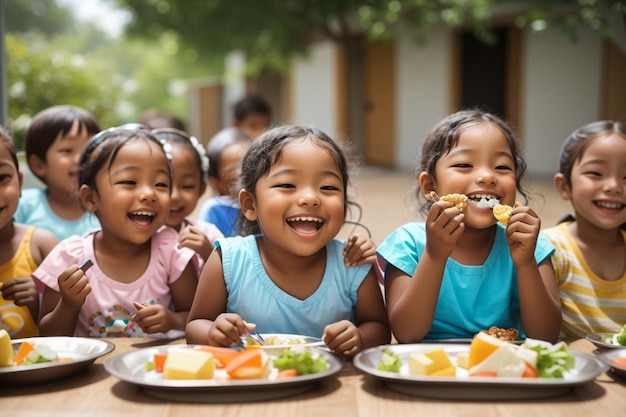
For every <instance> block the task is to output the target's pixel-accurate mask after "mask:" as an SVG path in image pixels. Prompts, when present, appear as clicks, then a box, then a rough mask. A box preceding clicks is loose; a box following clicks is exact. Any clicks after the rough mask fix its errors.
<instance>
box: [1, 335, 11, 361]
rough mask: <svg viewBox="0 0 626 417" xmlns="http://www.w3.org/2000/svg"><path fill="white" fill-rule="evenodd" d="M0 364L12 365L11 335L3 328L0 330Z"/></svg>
mask: <svg viewBox="0 0 626 417" xmlns="http://www.w3.org/2000/svg"><path fill="white" fill-rule="evenodd" d="M0 366H13V345H12V344H11V336H9V333H8V332H7V331H6V330H4V329H2V330H0Z"/></svg>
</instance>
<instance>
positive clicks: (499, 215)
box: [493, 204, 513, 226]
mask: <svg viewBox="0 0 626 417" xmlns="http://www.w3.org/2000/svg"><path fill="white" fill-rule="evenodd" d="M512 211H513V207H511V206H507V205H506V204H496V206H495V207H494V208H493V216H494V217H495V218H496V219H497V220H498V221H499V222H500V223H502V224H503V225H505V226H506V225H507V224H509V217H511V212H512Z"/></svg>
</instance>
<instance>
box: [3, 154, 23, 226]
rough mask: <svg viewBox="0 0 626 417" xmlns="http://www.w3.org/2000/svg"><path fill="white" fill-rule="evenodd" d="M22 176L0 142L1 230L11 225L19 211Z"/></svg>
mask: <svg viewBox="0 0 626 417" xmlns="http://www.w3.org/2000/svg"><path fill="white" fill-rule="evenodd" d="M21 186H22V175H21V174H20V173H19V172H18V170H17V168H16V166H15V162H13V158H12V157H11V152H10V151H9V149H8V148H7V145H6V144H5V143H2V142H0V230H4V228H5V227H6V226H7V225H9V224H11V223H12V221H13V214H15V211H16V210H17V205H18V203H19V201H20V192H21V189H22V187H21Z"/></svg>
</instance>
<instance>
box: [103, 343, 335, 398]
mask: <svg viewBox="0 0 626 417" xmlns="http://www.w3.org/2000/svg"><path fill="white" fill-rule="evenodd" d="M343 364H344V360H343V359H342V358H340V357H339V356H337V355H335V354H333V353H331V352H328V351H327V350H323V349H319V348H316V347H307V346H297V347H291V348H285V349H282V350H281V351H280V352H279V351H274V350H266V349H258V348H254V347H248V348H246V349H245V350H243V351H242V350H237V349H231V348H224V347H213V346H204V345H172V346H160V347H151V348H143V349H139V350H136V351H133V352H126V353H122V354H119V355H116V356H112V357H110V358H108V359H107V360H106V361H105V362H104V367H105V369H106V370H107V371H108V372H109V373H110V374H112V375H113V376H115V377H117V378H119V379H120V380H122V381H125V382H127V383H131V384H134V385H137V386H139V387H140V388H141V389H142V390H143V391H144V392H146V393H147V394H148V395H150V396H152V397H156V398H160V399H164V400H168V401H186V402H208V403H229V402H242V401H263V400H271V399H275V398H281V397H287V396H292V395H295V394H298V393H301V392H304V391H307V390H309V389H311V388H313V387H315V386H316V385H317V384H318V383H319V382H320V381H321V380H323V379H324V378H328V377H331V376H333V375H335V374H336V373H338V372H339V371H340V370H341V369H342V368H343Z"/></svg>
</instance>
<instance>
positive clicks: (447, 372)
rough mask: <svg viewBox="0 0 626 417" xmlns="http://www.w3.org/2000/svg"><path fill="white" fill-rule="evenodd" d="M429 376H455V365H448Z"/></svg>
mask: <svg viewBox="0 0 626 417" xmlns="http://www.w3.org/2000/svg"><path fill="white" fill-rule="evenodd" d="M430 376H456V366H454V365H450V366H448V367H447V368H443V369H440V370H438V371H435V372H433V373H432V374H430Z"/></svg>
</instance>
